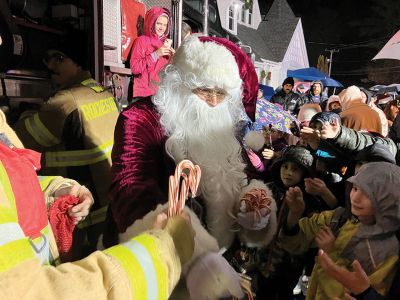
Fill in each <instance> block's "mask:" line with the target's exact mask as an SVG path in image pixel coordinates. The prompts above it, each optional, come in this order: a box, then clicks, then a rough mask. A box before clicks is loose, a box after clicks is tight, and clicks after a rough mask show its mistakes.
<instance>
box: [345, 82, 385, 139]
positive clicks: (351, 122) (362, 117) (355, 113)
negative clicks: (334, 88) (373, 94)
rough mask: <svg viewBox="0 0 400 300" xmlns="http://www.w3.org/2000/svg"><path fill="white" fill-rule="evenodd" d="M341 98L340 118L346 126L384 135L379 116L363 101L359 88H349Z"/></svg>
mask: <svg viewBox="0 0 400 300" xmlns="http://www.w3.org/2000/svg"><path fill="white" fill-rule="evenodd" d="M339 98H340V104H341V106H342V112H341V113H340V117H341V119H342V124H343V125H344V126H346V127H348V128H352V129H354V130H357V131H360V130H364V131H372V132H376V133H379V134H382V124H381V120H380V118H379V114H378V113H377V112H376V111H374V110H373V109H372V108H371V107H369V106H368V105H367V104H365V103H364V102H363V101H362V98H361V92H360V89H359V88H358V87H356V86H351V87H348V88H347V89H345V90H343V91H342V92H340V94H339Z"/></svg>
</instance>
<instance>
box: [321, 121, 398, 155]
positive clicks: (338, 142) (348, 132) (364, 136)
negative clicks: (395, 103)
mask: <svg viewBox="0 0 400 300" xmlns="http://www.w3.org/2000/svg"><path fill="white" fill-rule="evenodd" d="M327 142H328V143H330V144H332V145H333V146H335V147H338V148H339V149H340V150H341V151H342V152H344V153H347V154H349V155H353V154H355V153H356V152H358V151H360V150H362V149H364V148H366V147H368V146H371V145H373V144H374V143H378V144H382V145H385V146H387V147H388V150H389V151H390V153H391V154H392V155H396V153H397V147H396V144H395V143H394V142H393V140H392V139H390V138H382V137H379V136H374V135H372V134H370V133H367V132H358V131H355V130H353V129H350V128H346V127H344V126H341V128H340V131H339V133H338V135H337V136H336V137H335V138H333V139H328V140H327Z"/></svg>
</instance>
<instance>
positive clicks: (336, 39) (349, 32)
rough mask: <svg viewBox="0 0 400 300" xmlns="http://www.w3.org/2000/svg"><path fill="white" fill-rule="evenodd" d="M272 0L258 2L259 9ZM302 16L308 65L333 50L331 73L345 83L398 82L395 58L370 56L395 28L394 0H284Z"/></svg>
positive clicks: (399, 10)
mask: <svg viewBox="0 0 400 300" xmlns="http://www.w3.org/2000/svg"><path fill="white" fill-rule="evenodd" d="M272 2H273V1H270V0H259V5H260V10H261V13H262V14H263V13H265V12H266V11H267V10H268V8H269V7H270V5H271V3H272ZM287 2H288V3H289V5H290V6H291V7H292V10H293V12H294V13H295V15H296V16H298V17H301V19H302V24H303V30H304V36H305V40H306V47H307V51H308V58H309V63H310V66H314V67H316V65H317V60H318V56H319V55H320V54H323V55H326V56H329V52H326V51H325V49H338V50H339V52H338V53H334V54H333V59H332V61H333V63H332V72H331V76H332V77H333V78H335V79H337V80H339V81H340V82H342V83H343V84H344V85H345V86H347V85H349V84H358V85H363V86H367V87H368V86H372V85H374V84H377V83H383V84H390V83H394V82H397V83H399V82H400V61H398V60H377V61H374V62H372V61H371V59H372V58H373V57H374V56H375V55H376V54H377V53H378V52H379V50H380V49H381V48H382V47H383V46H384V45H385V44H386V42H387V41H388V40H389V39H390V37H392V36H393V35H394V34H395V33H396V32H397V31H398V30H400V2H399V0H346V1H345V0H335V1H333V0H330V1H322V0H319V1H317V0H287Z"/></svg>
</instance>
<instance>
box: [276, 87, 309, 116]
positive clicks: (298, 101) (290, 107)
mask: <svg viewBox="0 0 400 300" xmlns="http://www.w3.org/2000/svg"><path fill="white" fill-rule="evenodd" d="M270 102H271V103H277V104H280V105H282V107H283V109H284V110H286V111H288V112H290V113H291V114H292V115H297V114H298V112H299V110H300V107H301V106H302V105H303V104H304V100H303V98H302V97H301V96H300V95H299V94H297V93H295V92H290V93H289V94H285V92H284V91H283V90H281V91H280V92H278V93H276V94H275V95H273V96H272V98H271V100H270Z"/></svg>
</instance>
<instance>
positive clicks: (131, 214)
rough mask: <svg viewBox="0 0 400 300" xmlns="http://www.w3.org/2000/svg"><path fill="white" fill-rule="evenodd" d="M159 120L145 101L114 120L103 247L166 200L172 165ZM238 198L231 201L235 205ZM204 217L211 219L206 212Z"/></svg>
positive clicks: (250, 173)
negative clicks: (115, 122) (108, 216)
mask: <svg viewBox="0 0 400 300" xmlns="http://www.w3.org/2000/svg"><path fill="white" fill-rule="evenodd" d="M159 118H160V117H159V114H158V113H157V111H156V108H155V106H154V104H153V103H152V102H151V100H150V99H149V98H144V99H141V100H139V101H137V102H135V103H133V104H132V105H130V106H129V107H127V108H126V109H125V110H124V111H123V112H122V113H121V114H120V116H119V118H118V121H117V125H116V129H115V144H114V148H113V151H112V162H113V164H112V168H111V173H112V183H111V186H110V193H109V195H110V209H111V212H112V216H113V218H110V219H109V220H108V222H109V226H107V232H106V233H105V236H104V238H105V242H106V244H107V245H110V244H109V243H108V242H110V243H115V242H116V241H115V239H114V240H113V241H112V240H111V239H112V236H115V235H117V234H118V233H123V232H125V231H126V229H127V228H128V227H129V226H130V225H132V224H133V223H134V222H135V221H136V220H138V219H142V218H143V217H144V216H145V215H146V214H147V213H149V212H150V211H153V210H154V209H156V207H157V205H158V204H163V203H165V202H166V201H167V198H168V178H169V176H170V175H172V174H173V173H174V170H175V162H174V161H173V160H172V159H171V158H170V157H169V156H168V155H167V153H166V152H165V142H166V139H167V137H166V136H165V132H164V129H163V127H162V125H161V124H160V119H159ZM242 158H243V161H244V163H246V165H247V169H246V170H245V173H246V174H245V176H246V175H247V178H249V179H252V178H257V177H259V176H260V175H259V174H258V172H257V170H256V169H255V168H254V167H253V166H252V165H251V163H250V161H249V159H248V157H247V155H246V152H245V151H243V154H242ZM200 167H201V166H200ZM235 188H236V187H235ZM244 188H245V187H241V188H239V190H244ZM239 196H240V195H238V198H237V199H234V200H232V201H237V203H239V200H240V197H239ZM204 202H205V201H204ZM214 213H216V214H219V211H218V210H214ZM208 216H209V217H210V216H211V213H210V212H209V213H208ZM221 219H222V218H221ZM229 219H230V220H233V219H232V218H231V217H229ZM113 226H114V227H113ZM115 226H116V228H115ZM229 234H232V235H234V234H235V233H233V232H230V233H229ZM225 236H228V234H226V235H225Z"/></svg>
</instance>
